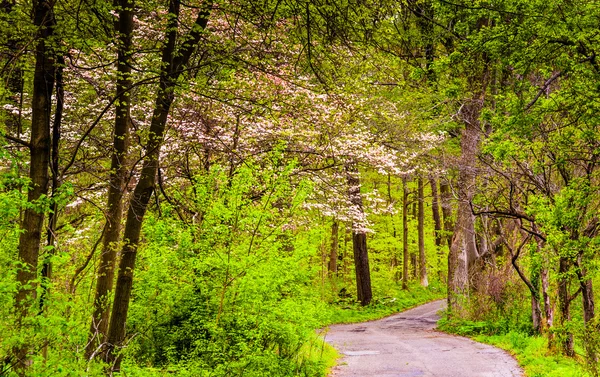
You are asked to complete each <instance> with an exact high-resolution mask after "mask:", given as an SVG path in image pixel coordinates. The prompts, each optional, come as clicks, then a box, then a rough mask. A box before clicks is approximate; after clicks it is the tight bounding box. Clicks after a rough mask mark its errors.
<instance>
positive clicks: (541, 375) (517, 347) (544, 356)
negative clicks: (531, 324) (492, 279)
mask: <svg viewBox="0 0 600 377" xmlns="http://www.w3.org/2000/svg"><path fill="white" fill-rule="evenodd" d="M438 326H439V327H438V328H439V329H440V330H442V331H445V332H448V333H452V334H457V335H463V336H468V337H470V338H472V339H474V340H476V341H478V342H481V343H486V344H490V345H493V346H496V347H498V348H501V349H504V350H506V351H508V352H509V353H511V354H512V355H513V356H514V357H515V359H516V360H517V361H518V363H519V365H520V366H521V367H522V368H523V370H524V371H525V375H526V376H527V377H589V374H588V373H587V372H586V371H585V369H584V367H583V366H582V365H581V364H580V363H578V362H577V360H575V359H572V358H568V357H565V356H561V355H557V354H553V352H552V351H550V350H549V349H548V340H547V339H546V338H544V337H541V336H531V335H529V334H526V333H522V332H516V331H510V332H508V333H505V334H494V335H489V334H486V332H487V331H489V330H490V328H493V327H494V326H493V325H490V324H489V323H487V322H473V321H465V320H452V321H449V320H447V319H446V318H443V319H442V320H440V322H439V323H438Z"/></svg>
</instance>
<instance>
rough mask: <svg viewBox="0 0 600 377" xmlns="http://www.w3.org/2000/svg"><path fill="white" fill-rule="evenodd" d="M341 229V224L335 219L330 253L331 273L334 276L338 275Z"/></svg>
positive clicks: (332, 225)
mask: <svg viewBox="0 0 600 377" xmlns="http://www.w3.org/2000/svg"><path fill="white" fill-rule="evenodd" d="M339 227H340V226H339V222H338V221H337V220H335V219H334V220H333V223H332V224H331V250H330V252H329V272H330V273H332V274H337V258H338V249H339V246H338V245H339Z"/></svg>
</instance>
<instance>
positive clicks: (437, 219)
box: [429, 178, 445, 281]
mask: <svg viewBox="0 0 600 377" xmlns="http://www.w3.org/2000/svg"><path fill="white" fill-rule="evenodd" d="M429 185H430V186H431V197H432V200H431V212H432V215H433V226H434V230H435V246H436V248H437V253H436V254H437V262H438V279H440V281H445V276H444V271H443V269H442V263H443V262H442V261H443V259H444V251H443V249H442V248H443V239H444V236H443V234H442V232H443V230H442V218H441V216H440V205H439V202H440V198H439V194H438V188H437V181H436V179H435V178H429Z"/></svg>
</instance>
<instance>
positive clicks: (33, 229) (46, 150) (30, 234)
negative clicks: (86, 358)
mask: <svg viewBox="0 0 600 377" xmlns="http://www.w3.org/2000/svg"><path fill="white" fill-rule="evenodd" d="M53 4H54V3H53V2H50V1H34V4H33V17H34V20H33V21H34V25H35V26H36V27H37V29H38V32H37V39H38V40H37V44H36V47H35V71H34V74H33V94H32V99H31V109H32V118H31V140H30V142H29V156H30V160H29V179H30V180H31V186H30V187H29V191H28V193H27V202H28V203H29V204H31V205H30V206H28V207H27V209H26V210H25V214H24V217H23V222H22V224H21V229H22V233H21V235H20V237H19V248H18V252H19V261H20V262H21V263H22V265H21V267H20V268H19V271H18V272H17V282H18V283H19V287H18V291H17V294H16V298H15V308H16V311H17V315H18V317H19V318H18V321H19V323H18V324H17V325H18V327H21V326H22V325H23V321H22V320H23V319H24V317H26V316H27V315H28V314H29V310H30V308H31V307H32V305H33V304H34V302H35V299H36V288H37V284H36V283H35V281H36V278H37V268H38V258H39V253H40V242H41V236H42V230H43V223H44V209H43V208H40V207H41V206H40V205H39V203H37V201H38V200H39V199H40V198H41V197H42V196H43V195H46V194H47V193H48V178H49V177H48V167H49V164H50V117H51V111H52V110H51V106H52V91H53V89H54V76H55V72H54V71H55V69H54V68H55V67H54V66H55V64H54V53H53V52H52V46H51V44H50V43H51V41H50V39H51V37H52V35H53V32H54V25H55V21H54V14H53V12H52V6H53ZM27 354H28V345H27V344H24V345H23V346H19V347H17V348H16V349H15V352H14V357H15V358H16V360H15V363H14V364H15V366H16V368H15V369H16V370H17V371H18V372H19V373H23V371H24V369H25V368H26V367H27V364H28V355H27Z"/></svg>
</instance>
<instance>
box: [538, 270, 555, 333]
mask: <svg viewBox="0 0 600 377" xmlns="http://www.w3.org/2000/svg"><path fill="white" fill-rule="evenodd" d="M541 279H542V299H543V300H544V317H545V327H546V328H547V329H549V328H551V327H552V324H553V323H554V309H553V308H552V305H551V303H550V294H549V293H548V290H549V289H550V281H549V279H548V270H547V269H545V268H543V269H542V272H541ZM550 334H551V333H550Z"/></svg>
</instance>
